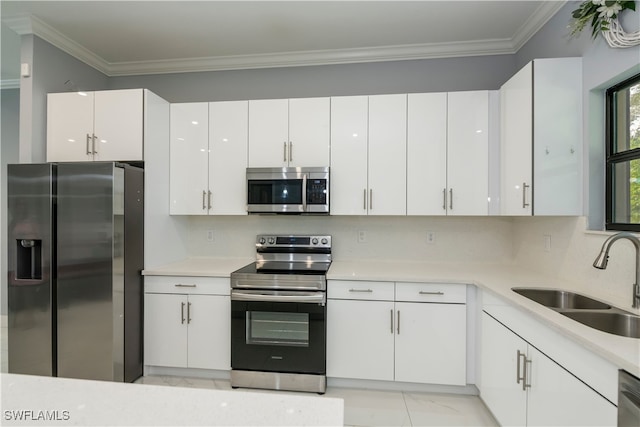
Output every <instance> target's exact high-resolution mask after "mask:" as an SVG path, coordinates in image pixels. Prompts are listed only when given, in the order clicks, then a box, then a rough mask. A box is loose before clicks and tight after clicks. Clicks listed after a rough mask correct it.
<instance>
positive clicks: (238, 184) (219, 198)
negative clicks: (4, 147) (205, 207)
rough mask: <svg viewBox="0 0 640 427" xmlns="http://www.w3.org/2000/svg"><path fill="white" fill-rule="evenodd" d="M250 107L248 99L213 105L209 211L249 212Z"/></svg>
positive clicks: (237, 213)
mask: <svg viewBox="0 0 640 427" xmlns="http://www.w3.org/2000/svg"><path fill="white" fill-rule="evenodd" d="M248 106H249V103H248V102H247V101H231V102H212V103H210V104H209V129H210V130H209V191H211V209H210V211H209V213H212V214H216V215H246V214H247V184H246V169H247V148H248V147H247V146H248V129H247V125H248V124H247V123H248V117H249V115H248V114H249V113H248Z"/></svg>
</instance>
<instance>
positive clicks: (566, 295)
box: [512, 288, 611, 310]
mask: <svg viewBox="0 0 640 427" xmlns="http://www.w3.org/2000/svg"><path fill="white" fill-rule="evenodd" d="M512 290H513V291H514V292H516V293H518V294H520V295H522V296H523V297H526V298H529V299H530V300H532V301H535V302H537V303H538V304H542V305H544V306H545V307H549V308H554V309H560V310H562V309H579V310H606V309H610V308H611V306H610V305H608V304H605V303H603V302H600V301H597V300H594V299H593V298H589V297H586V296H584V295H580V294H576V293H574V292H570V291H563V290H559V289H539V288H512Z"/></svg>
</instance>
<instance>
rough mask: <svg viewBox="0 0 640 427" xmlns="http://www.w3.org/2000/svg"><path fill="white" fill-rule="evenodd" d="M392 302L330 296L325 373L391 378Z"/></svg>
mask: <svg viewBox="0 0 640 427" xmlns="http://www.w3.org/2000/svg"><path fill="white" fill-rule="evenodd" d="M393 314H394V311H393V302H391V301H358V300H329V302H328V303H327V376H329V377H338V378H356V379H367V380H388V381H393V352H394V351H393V342H394V333H393V323H394V318H393Z"/></svg>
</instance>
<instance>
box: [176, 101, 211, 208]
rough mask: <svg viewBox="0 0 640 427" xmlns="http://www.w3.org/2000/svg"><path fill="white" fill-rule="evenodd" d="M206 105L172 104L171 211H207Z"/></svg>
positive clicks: (207, 156) (207, 115)
mask: <svg viewBox="0 0 640 427" xmlns="http://www.w3.org/2000/svg"><path fill="white" fill-rule="evenodd" d="M208 122H209V105H208V104H207V103H206V102H195V103H183V104H171V130H170V134H171V142H170V148H169V150H170V154H171V157H170V160H169V162H170V163H169V180H170V187H169V193H170V199H171V205H170V213H171V214H172V215H206V214H207V202H208V200H207V199H208V191H209V188H208V175H207V173H208V169H209V166H208V162H209V126H208Z"/></svg>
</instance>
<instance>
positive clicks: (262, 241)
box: [259, 237, 267, 245]
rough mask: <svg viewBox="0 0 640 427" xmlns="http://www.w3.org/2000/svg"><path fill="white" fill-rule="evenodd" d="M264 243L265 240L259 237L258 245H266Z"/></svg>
mask: <svg viewBox="0 0 640 427" xmlns="http://www.w3.org/2000/svg"><path fill="white" fill-rule="evenodd" d="M266 241H267V240H266V239H265V238H264V237H261V238H260V240H259V243H260V244H261V245H264V244H265V243H266Z"/></svg>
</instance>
